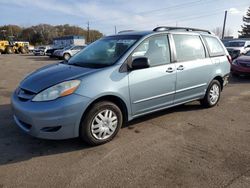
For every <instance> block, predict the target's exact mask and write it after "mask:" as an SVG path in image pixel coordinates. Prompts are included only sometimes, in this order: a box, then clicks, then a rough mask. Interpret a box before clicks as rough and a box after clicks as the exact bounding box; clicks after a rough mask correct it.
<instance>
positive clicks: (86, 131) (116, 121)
mask: <svg viewBox="0 0 250 188" xmlns="http://www.w3.org/2000/svg"><path fill="white" fill-rule="evenodd" d="M122 123H123V115H122V112H121V110H120V108H119V107H118V106H117V105H115V104H114V103H112V102H109V101H101V102H98V103H95V104H94V105H93V106H92V107H91V109H90V110H89V111H88V112H87V114H86V115H85V117H84V118H83V119H82V122H81V125H80V130H79V133H80V138H81V139H82V140H84V141H85V142H86V143H87V144H89V145H92V146H96V145H100V144H104V143H106V142H109V141H111V140H112V139H113V138H114V137H115V136H116V134H117V133H118V131H119V130H120V128H121V126H122Z"/></svg>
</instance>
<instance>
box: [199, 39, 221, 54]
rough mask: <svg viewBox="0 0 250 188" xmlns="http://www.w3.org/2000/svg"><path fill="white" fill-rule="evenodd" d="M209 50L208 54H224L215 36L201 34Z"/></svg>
mask: <svg viewBox="0 0 250 188" xmlns="http://www.w3.org/2000/svg"><path fill="white" fill-rule="evenodd" d="M203 38H204V40H205V42H206V44H207V47H208V51H209V55H210V56H212V57H213V56H221V55H225V51H224V48H223V46H222V45H221V43H220V42H219V40H218V39H217V38H215V37H210V36H203Z"/></svg>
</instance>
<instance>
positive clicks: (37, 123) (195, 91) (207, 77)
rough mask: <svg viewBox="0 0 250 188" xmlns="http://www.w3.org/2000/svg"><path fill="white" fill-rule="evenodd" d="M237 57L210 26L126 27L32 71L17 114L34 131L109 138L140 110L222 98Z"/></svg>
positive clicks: (94, 140) (18, 97) (16, 96)
mask: <svg viewBox="0 0 250 188" xmlns="http://www.w3.org/2000/svg"><path fill="white" fill-rule="evenodd" d="M230 61H231V59H230V56H229V55H228V52H227V50H226V49H225V47H224V46H223V44H222V43H221V41H220V40H219V39H218V38H217V37H216V36H214V35H213V34H212V33H210V32H209V31H206V30H201V29H194V28H183V27H157V28H155V29H154V30H153V31H145V32H134V31H127V32H121V33H119V34H117V35H113V36H107V37H104V38H101V39H100V40H97V41H96V42H94V43H92V44H90V45H89V46H87V47H86V48H85V49H84V50H82V51H81V52H79V53H78V54H76V55H75V56H73V57H72V58H70V59H69V60H68V61H67V62H66V61H64V62H60V63H57V64H52V65H48V66H45V67H43V68H41V69H38V70H36V71H35V72H33V73H32V74H30V75H28V76H27V77H26V78H25V79H24V80H23V81H22V82H21V83H20V85H19V86H18V88H17V89H16V90H15V92H14V93H13V95H12V98H11V102H12V107H13V112H14V119H15V122H16V124H17V125H18V126H19V127H20V128H21V129H22V130H23V131H25V132H26V133H28V134H30V135H32V136H35V137H39V138H45V139H67V138H73V137H81V138H82V139H83V140H84V141H86V142H87V143H88V144H91V145H98V144H103V143H105V142H108V141H110V140H111V139H112V138H114V137H115V135H116V134H117V133H118V131H119V129H120V128H121V126H122V124H124V123H125V122H127V121H130V120H132V119H134V118H136V117H139V116H142V115H145V114H148V113H152V112H155V111H159V110H162V109H166V108H169V107H173V106H176V105H180V104H183V103H187V102H190V101H194V100H199V101H200V102H201V104H202V105H204V106H206V107H212V106H215V105H216V104H217V103H218V101H219V99H220V93H221V91H222V89H223V87H224V86H225V85H226V84H227V82H228V81H227V80H228V76H229V73H230Z"/></svg>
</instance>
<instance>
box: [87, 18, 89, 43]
mask: <svg viewBox="0 0 250 188" xmlns="http://www.w3.org/2000/svg"><path fill="white" fill-rule="evenodd" d="M87 30H88V33H87V43H89V42H90V38H89V21H88V27H87Z"/></svg>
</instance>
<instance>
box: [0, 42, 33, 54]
mask: <svg viewBox="0 0 250 188" xmlns="http://www.w3.org/2000/svg"><path fill="white" fill-rule="evenodd" d="M28 52H29V42H20V41H16V42H12V43H10V42H9V41H7V40H0V54H2V53H6V54H13V53H22V54H26V53H28Z"/></svg>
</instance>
